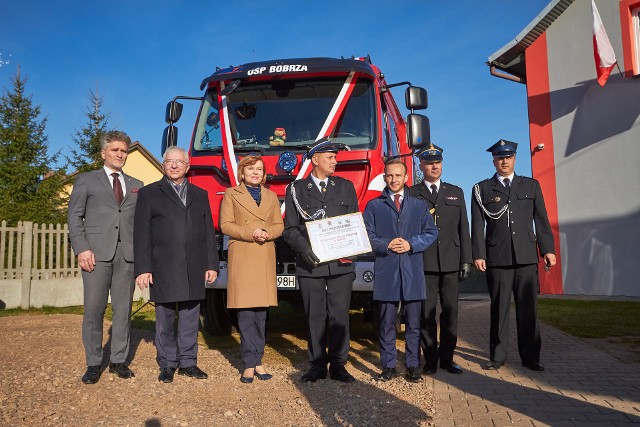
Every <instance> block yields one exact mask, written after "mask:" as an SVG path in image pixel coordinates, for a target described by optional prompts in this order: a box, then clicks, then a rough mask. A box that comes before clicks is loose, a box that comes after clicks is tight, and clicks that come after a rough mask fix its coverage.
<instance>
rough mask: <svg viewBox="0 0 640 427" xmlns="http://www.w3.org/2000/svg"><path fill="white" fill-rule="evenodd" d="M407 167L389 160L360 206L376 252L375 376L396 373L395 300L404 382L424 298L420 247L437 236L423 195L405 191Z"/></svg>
mask: <svg viewBox="0 0 640 427" xmlns="http://www.w3.org/2000/svg"><path fill="white" fill-rule="evenodd" d="M408 179H409V175H408V174H407V167H406V165H405V164H404V163H402V161H401V160H399V159H395V160H391V161H390V162H388V163H387V164H386V165H385V167H384V181H385V183H386V184H387V187H386V188H385V189H384V190H383V192H382V194H380V196H379V197H377V198H375V199H372V200H371V201H370V202H369V203H368V204H367V207H366V209H365V211H364V215H363V216H364V222H365V226H366V228H367V233H368V235H369V241H370V242H371V248H372V250H373V253H374V254H375V256H376V259H375V266H374V278H375V280H374V284H373V300H374V303H378V304H379V309H380V310H379V314H380V319H379V320H380V337H379V338H380V362H381V364H382V372H381V373H380V375H379V376H378V379H379V380H381V381H388V380H390V379H392V378H394V377H396V376H397V375H398V374H397V372H396V354H397V352H396V319H397V313H398V305H399V304H400V303H402V306H403V307H404V314H405V325H406V331H405V349H406V351H405V366H406V368H407V373H406V379H407V381H411V382H417V381H420V379H421V376H420V317H421V316H420V312H421V310H422V301H423V300H424V299H425V297H426V288H425V282H424V273H423V261H422V251H424V250H425V249H427V248H428V247H429V245H431V244H432V243H433V242H434V241H435V240H436V238H437V236H438V230H437V229H436V227H435V225H434V223H433V219H432V218H431V214H430V213H429V211H428V209H427V205H426V203H425V202H424V201H423V200H420V199H418V198H415V197H412V196H411V195H410V194H409V191H405V190H407V189H405V185H404V184H405V182H406V181H407V180H408Z"/></svg>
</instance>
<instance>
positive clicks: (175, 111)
mask: <svg viewBox="0 0 640 427" xmlns="http://www.w3.org/2000/svg"><path fill="white" fill-rule="evenodd" d="M180 116H182V104H180V103H179V102H178V101H175V100H173V101H171V102H169V103H168V104H167V109H166V111H165V113H164V121H165V122H167V124H169V125H170V124H173V123H175V122H177V121H178V120H180Z"/></svg>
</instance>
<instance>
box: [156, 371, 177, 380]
mask: <svg viewBox="0 0 640 427" xmlns="http://www.w3.org/2000/svg"><path fill="white" fill-rule="evenodd" d="M175 372H176V368H160V375H159V376H158V381H161V382H163V383H172V382H173V374H174V373H175Z"/></svg>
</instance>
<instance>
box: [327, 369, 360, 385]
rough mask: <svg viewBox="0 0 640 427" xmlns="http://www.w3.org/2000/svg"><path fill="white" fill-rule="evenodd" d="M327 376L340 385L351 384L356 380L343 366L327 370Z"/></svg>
mask: <svg viewBox="0 0 640 427" xmlns="http://www.w3.org/2000/svg"><path fill="white" fill-rule="evenodd" d="M329 375H330V376H331V379H332V380H336V381H340V382H341V383H347V384H350V383H353V382H355V381H356V379H355V378H354V377H353V375H351V374H350V373H349V372H347V370H346V369H345V368H344V366H340V367H338V368H332V369H329Z"/></svg>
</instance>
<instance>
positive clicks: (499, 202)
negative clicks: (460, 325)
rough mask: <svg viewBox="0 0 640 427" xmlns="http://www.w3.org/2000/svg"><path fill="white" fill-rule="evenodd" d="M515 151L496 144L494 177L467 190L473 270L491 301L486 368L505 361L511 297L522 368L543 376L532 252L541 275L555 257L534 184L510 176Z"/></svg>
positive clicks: (506, 144) (502, 142)
mask: <svg viewBox="0 0 640 427" xmlns="http://www.w3.org/2000/svg"><path fill="white" fill-rule="evenodd" d="M517 146H518V144H516V143H515V142H511V141H505V140H500V141H498V142H497V143H495V144H494V145H492V146H491V147H490V148H489V149H487V151H489V152H490V153H491V154H492V155H493V165H494V166H495V168H496V174H495V175H494V176H493V177H492V178H489V179H486V180H484V181H482V182H479V183H478V184H476V185H475V186H474V187H473V189H472V203H471V242H472V254H473V260H474V264H475V266H476V268H477V269H478V270H480V271H486V274H487V284H488V286H489V293H490V296H491V330H490V360H489V362H488V363H487V365H486V368H487V369H499V368H500V367H501V366H502V365H504V363H505V360H506V359H507V351H508V345H509V309H510V304H511V295H512V294H513V298H514V301H515V304H516V325H517V328H518V352H519V353H520V359H521V361H522V365H523V366H525V367H527V368H529V369H531V370H533V371H544V366H543V365H542V363H540V347H541V340H540V329H539V326H538V319H537V303H538V288H539V285H538V268H537V263H538V251H539V253H540V256H541V257H543V258H544V261H545V266H546V268H547V269H548V268H550V267H551V266H553V265H555V263H556V256H555V254H554V242H553V235H552V233H551V226H550V224H549V219H548V218H547V210H546V208H545V205H544V198H543V196H542V190H541V189H540V184H539V183H538V181H536V180H535V179H532V178H526V177H523V176H519V175H516V174H515V173H514V171H513V170H514V166H515V161H516V148H517ZM534 224H535V232H534V228H533V225H534ZM485 227H486V232H485Z"/></svg>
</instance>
